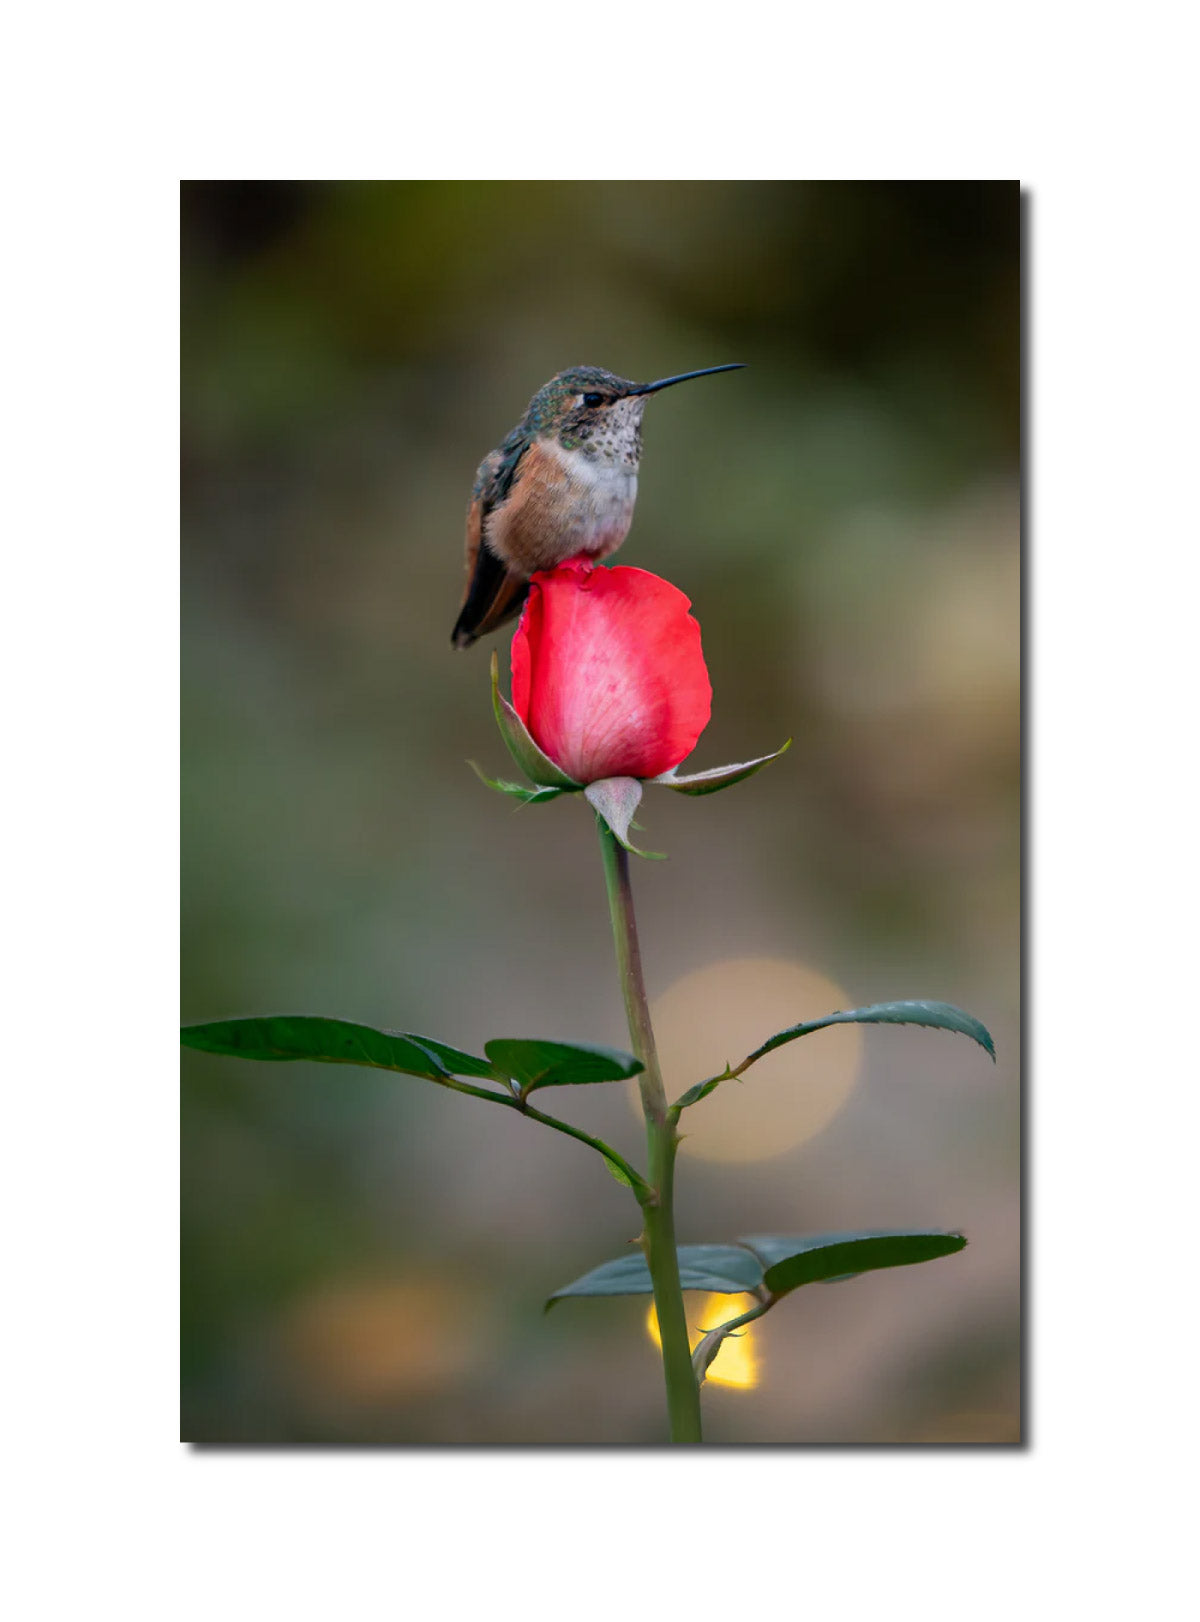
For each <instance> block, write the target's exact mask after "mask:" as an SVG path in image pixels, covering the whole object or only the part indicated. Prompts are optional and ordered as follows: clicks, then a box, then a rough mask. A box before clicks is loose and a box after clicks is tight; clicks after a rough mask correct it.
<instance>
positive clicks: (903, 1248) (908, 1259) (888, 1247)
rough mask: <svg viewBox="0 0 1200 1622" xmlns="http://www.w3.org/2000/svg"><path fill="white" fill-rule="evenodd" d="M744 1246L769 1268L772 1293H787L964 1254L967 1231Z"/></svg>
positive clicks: (790, 1238)
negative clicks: (959, 1252) (807, 1286)
mask: <svg viewBox="0 0 1200 1622" xmlns="http://www.w3.org/2000/svg"><path fill="white" fill-rule="evenodd" d="M739 1243H740V1244H743V1245H746V1246H747V1247H748V1248H749V1249H750V1250H752V1251H753V1252H754V1253H755V1255H756V1256H758V1258H759V1259H760V1261H761V1262H762V1264H763V1268H764V1273H763V1278H764V1282H765V1283H766V1286H767V1289H768V1290H770V1291H771V1293H772V1295H775V1296H780V1295H787V1294H788V1293H789V1292H790V1291H791V1290H795V1289H798V1288H799V1287H800V1286H801V1285H802V1284H819V1283H826V1284H831V1283H833V1282H835V1281H836V1280H839V1279H844V1278H855V1277H857V1276H858V1274H859V1273H871V1272H876V1271H878V1270H879V1269H880V1268H883V1267H909V1266H912V1265H913V1264H914V1263H916V1262H931V1261H935V1260H936V1259H937V1258H938V1257H939V1256H951V1255H953V1254H954V1252H955V1251H958V1250H962V1249H963V1248H964V1247H965V1245H966V1243H967V1241H966V1240H965V1239H964V1238H963V1236H962V1234H961V1233H943V1232H941V1231H937V1230H930V1229H926V1228H913V1229H890V1228H882V1229H876V1230H866V1231H861V1232H854V1233H819V1234H810V1235H803V1234H778V1233H765V1234H753V1235H751V1236H750V1237H749V1238H745V1239H741V1240H740V1241H739Z"/></svg>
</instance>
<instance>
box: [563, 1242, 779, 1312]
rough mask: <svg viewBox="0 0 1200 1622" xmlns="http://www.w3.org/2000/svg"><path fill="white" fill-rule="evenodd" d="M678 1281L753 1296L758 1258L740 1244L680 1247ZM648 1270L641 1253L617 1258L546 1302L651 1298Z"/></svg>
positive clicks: (760, 1276)
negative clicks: (599, 1297)
mask: <svg viewBox="0 0 1200 1622" xmlns="http://www.w3.org/2000/svg"><path fill="white" fill-rule="evenodd" d="M678 1254H679V1282H680V1284H681V1285H682V1286H683V1288H684V1289H685V1290H708V1291H710V1292H712V1293H717V1294H721V1295H745V1294H753V1293H754V1291H755V1290H757V1289H758V1288H759V1287H760V1285H761V1284H762V1279H763V1272H762V1266H761V1264H760V1263H759V1261H758V1259H757V1258H756V1257H755V1256H753V1255H752V1254H751V1253H750V1251H748V1250H746V1249H744V1248H743V1247H742V1246H741V1245H680V1247H679V1252H678ZM653 1294H654V1285H653V1282H652V1281H651V1278H650V1269H649V1267H647V1265H646V1258H645V1256H643V1255H642V1253H641V1251H640V1250H638V1251H631V1252H630V1253H629V1255H628V1256H618V1257H617V1259H616V1261H611V1262H604V1263H603V1264H602V1265H601V1266H599V1267H593V1269H592V1271H591V1272H590V1273H585V1274H584V1275H583V1277H582V1278H577V1279H576V1280H575V1281H574V1282H573V1283H571V1284H565V1285H564V1286H563V1288H562V1289H561V1290H555V1292H554V1294H553V1295H552V1296H551V1297H550V1299H549V1300H548V1301H547V1302H546V1308H547V1310H549V1309H550V1308H551V1307H552V1306H553V1305H554V1303H555V1302H556V1301H562V1300H564V1299H565V1298H566V1297H567V1296H571V1295H653Z"/></svg>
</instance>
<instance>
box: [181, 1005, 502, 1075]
mask: <svg viewBox="0 0 1200 1622" xmlns="http://www.w3.org/2000/svg"><path fill="white" fill-rule="evenodd" d="M179 1036H180V1041H181V1042H182V1043H183V1044H184V1046H185V1047H190V1048H197V1049H199V1050H200V1052H202V1053H222V1054H228V1055H230V1056H232V1057H234V1058H239V1059H264V1060H271V1061H287V1060H292V1059H308V1060H311V1061H313V1062H314V1063H317V1064H356V1065H365V1066H368V1067H369V1068H370V1069H373V1070H394V1071H397V1072H399V1073H400V1074H401V1075H406V1076H422V1077H424V1078H425V1079H426V1080H427V1081H444V1080H446V1079H447V1078H448V1077H450V1076H456V1075H457V1076H482V1077H485V1078H486V1079H488V1080H495V1079H496V1072H495V1071H494V1070H493V1068H492V1066H491V1064H490V1063H489V1062H488V1061H487V1060H486V1059H479V1058H476V1057H475V1055H474V1054H473V1053H464V1052H463V1051H462V1050H461V1049H460V1048H454V1047H450V1046H448V1045H447V1044H446V1043H444V1042H435V1041H433V1040H432V1039H431V1038H429V1037H423V1036H413V1035H411V1034H409V1033H402V1032H396V1031H381V1030H376V1029H375V1028H374V1027H373V1026H370V1025H358V1024H354V1023H352V1022H351V1021H350V1020H344V1019H323V1018H321V1017H319V1016H314V1015H311V1014H268V1015H262V1016H259V1017H257V1018H253V1019H221V1020H212V1021H209V1022H208V1023H207V1024H203V1025H185V1026H184V1027H183V1029H182V1030H181V1031H180V1033H179Z"/></svg>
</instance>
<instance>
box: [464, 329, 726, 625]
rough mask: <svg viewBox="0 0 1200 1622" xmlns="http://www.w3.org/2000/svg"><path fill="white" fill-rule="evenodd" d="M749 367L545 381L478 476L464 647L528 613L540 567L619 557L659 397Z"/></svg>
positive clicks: (470, 520) (470, 526)
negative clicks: (649, 379) (648, 378)
mask: <svg viewBox="0 0 1200 1622" xmlns="http://www.w3.org/2000/svg"><path fill="white" fill-rule="evenodd" d="M741 364H742V363H741V362H740V361H739V362H735V363H734V364H732V365H728V366H706V367H705V368H704V369H703V370H702V371H699V372H680V373H679V374H678V375H677V376H675V377H660V378H659V379H658V381H657V382H656V383H631V382H630V381H629V379H628V378H626V377H617V376H616V374H615V373H613V372H606V371H604V369H603V368H602V367H599V366H571V367H569V368H568V369H567V370H566V371H565V372H559V373H558V374H557V376H555V377H552V378H551V379H550V381H549V382H548V383H545V384H543V385H542V387H541V388H540V389H539V390H538V391H537V393H536V394H535V395H534V397H533V399H532V400H530V402H529V406H528V408H527V410H526V412H525V415H524V416H523V417H522V418H521V421H520V422H519V423H518V424H517V426H516V427H515V428H514V429H512V431H511V432H510V433H508V434H506V435H505V437H504V438H503V439H502V440H501V441H500V443H499V445H497V447H496V449H495V450H494V451H489V452H488V454H487V455H486V456H485V457H484V459H483V461H482V462H481V463H480V464H479V471H478V472H477V473H476V475H475V487H474V489H473V490H472V492H471V505H470V506H469V507H468V509H467V586H466V592H465V594H464V596H463V603H462V610H461V612H460V613H459V616H458V620H457V622H456V623H455V626H454V630H453V631H452V633H451V637H450V640H451V642H452V643H453V644H454V646H455V647H456V648H469V647H470V645H471V643H472V642H475V641H477V640H478V639H479V638H480V637H481V636H484V635H485V634H486V633H487V632H488V631H494V630H495V629H496V627H497V626H499V625H503V624H504V623H505V621H506V620H510V619H512V618H513V617H514V616H515V615H516V614H518V613H519V612H520V610H521V605H522V603H524V601H525V598H526V596H527V595H528V592H529V578H530V576H531V575H533V574H535V573H536V572H537V570H539V569H553V568H555V567H556V566H557V565H558V564H560V563H566V562H567V560H568V559H570V558H579V557H586V558H588V559H590V560H591V561H593V562H599V560H600V559H601V558H606V557H608V556H609V555H610V553H613V552H615V551H616V550H617V548H618V547H619V546H620V544H621V542H622V541H623V540H624V539H625V537H626V535H628V533H629V526H630V524H631V522H632V521H633V505H634V502H635V501H636V500H637V476H638V464H639V462H640V461H641V457H642V412H643V411H644V410H645V409H646V401H647V399H648V398H649V396H650V395H652V394H657V393H658V391H659V389H668V388H671V387H672V386H673V385H674V384H676V383H686V382H688V381H689V379H691V378H693V377H709V376H711V375H712V374H713V373H714V372H736V371H739V370H740V369H741Z"/></svg>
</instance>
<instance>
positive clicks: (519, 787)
mask: <svg viewBox="0 0 1200 1622" xmlns="http://www.w3.org/2000/svg"><path fill="white" fill-rule="evenodd" d="M467 765H468V766H469V767H470V768H471V770H472V771H473V772H474V773H475V775H476V777H477V778H478V779H479V781H480V782H481V783H484V784H486V785H487V787H488V788H492V789H495V790H496V792H497V794H507V795H508V797H509V798H510V799H513V800H520V802H521V804H522V805H541V804H542V803H543V802H544V801H545V800H557V799H558V797H559V795H560V794H570V793H572V792H573V790H571V789H567V788H526V787H525V786H524V785H523V784H521V783H510V782H509V781H508V779H507V778H504V777H489V776H488V775H487V773H486V772H485V771H484V770H483V768H482V767H481V766H478V765H477V764H476V763H475V761H473V760H468V762H467Z"/></svg>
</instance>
